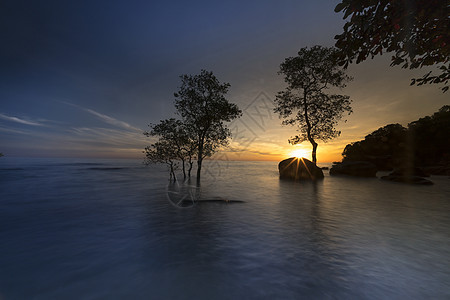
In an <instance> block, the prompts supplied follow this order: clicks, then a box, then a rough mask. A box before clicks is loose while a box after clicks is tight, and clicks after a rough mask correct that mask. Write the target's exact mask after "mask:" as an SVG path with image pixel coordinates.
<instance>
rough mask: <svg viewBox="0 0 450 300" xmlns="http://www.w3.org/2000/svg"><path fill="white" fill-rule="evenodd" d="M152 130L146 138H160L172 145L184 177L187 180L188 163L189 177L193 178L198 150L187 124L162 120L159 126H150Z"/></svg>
mask: <svg viewBox="0 0 450 300" xmlns="http://www.w3.org/2000/svg"><path fill="white" fill-rule="evenodd" d="M150 128H151V130H150V131H149V132H144V134H145V135H146V136H158V137H159V139H160V140H162V141H164V142H165V143H167V144H168V145H171V147H172V148H173V151H174V153H175V156H176V158H177V159H179V160H181V162H182V167H183V176H184V178H186V167H185V163H188V176H189V177H191V170H192V165H193V158H194V155H195V153H196V150H197V145H196V143H195V140H194V139H193V137H192V136H191V135H190V132H189V130H188V129H187V128H186V126H185V124H183V122H181V121H180V120H176V119H174V118H171V119H166V120H161V121H160V123H159V124H150Z"/></svg>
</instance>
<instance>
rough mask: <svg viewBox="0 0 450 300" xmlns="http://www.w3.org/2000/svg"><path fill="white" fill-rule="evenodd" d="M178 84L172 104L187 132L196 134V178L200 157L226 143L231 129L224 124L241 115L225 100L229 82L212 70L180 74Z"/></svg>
mask: <svg viewBox="0 0 450 300" xmlns="http://www.w3.org/2000/svg"><path fill="white" fill-rule="evenodd" d="M180 78H181V87H179V89H178V92H176V93H175V94H174V96H175V98H176V99H175V108H176V109H177V113H178V114H179V115H180V116H181V118H182V122H183V124H184V125H185V126H186V127H185V128H186V129H187V131H188V132H189V135H190V136H192V137H194V138H195V143H196V149H197V151H196V154H197V182H200V174H201V169H202V162H203V159H204V158H206V157H209V156H211V155H213V154H214V153H215V152H216V151H217V150H218V149H219V147H221V146H225V145H227V144H228V138H229V137H231V132H230V130H229V129H228V128H227V126H226V125H225V122H230V121H232V120H233V119H235V118H238V117H240V116H241V115H242V112H241V110H240V109H239V108H238V106H237V105H236V104H233V103H230V102H228V100H227V99H226V98H225V94H226V93H227V92H228V88H229V87H230V84H229V83H220V82H219V80H218V79H217V78H216V77H215V76H214V75H213V73H212V72H208V71H205V70H201V72H200V74H198V75H182V76H180Z"/></svg>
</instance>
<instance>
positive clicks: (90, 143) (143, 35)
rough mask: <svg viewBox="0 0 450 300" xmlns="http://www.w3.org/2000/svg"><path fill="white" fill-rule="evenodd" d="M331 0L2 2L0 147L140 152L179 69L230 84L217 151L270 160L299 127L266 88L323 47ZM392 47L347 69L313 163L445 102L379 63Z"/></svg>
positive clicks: (279, 84) (23, 152) (165, 112)
mask: <svg viewBox="0 0 450 300" xmlns="http://www.w3.org/2000/svg"><path fill="white" fill-rule="evenodd" d="M337 3H339V1H331V0H330V1H328V0H321V1H301V0H296V1H289V0H281V1H264V0H263V1H256V0H254V1H234V0H232V1H133V0H127V1H115V0H112V1H94V0H90V1H84V0H77V1H59V0H55V1H49V0H43V1H22V0H5V1H2V2H0V40H1V41H2V46H1V47H0V152H2V153H3V154H4V155H6V156H13V157H14V156H16V157H80V158H143V153H142V151H143V149H144V147H145V146H146V145H148V144H150V143H151V142H152V141H151V140H150V139H149V138H147V137H145V136H144V135H143V132H144V131H145V130H147V129H148V124H150V123H157V122H159V120H162V119H166V118H170V117H175V116H176V115H175V109H174V105H173V102H174V96H173V93H174V92H176V91H177V89H178V87H179V86H180V78H179V76H180V75H182V74H197V73H199V72H200V70H201V69H206V70H210V71H213V72H214V74H215V75H216V76H217V78H218V79H219V80H220V81H221V82H228V83H230V84H231V88H230V91H229V93H228V95H227V96H228V97H227V98H228V100H229V101H230V102H233V103H236V104H237V105H238V106H239V107H240V108H241V109H242V110H243V112H244V113H243V116H242V117H241V118H240V119H238V120H235V121H234V122H232V123H231V124H229V128H230V129H231V130H232V132H233V140H232V142H231V143H230V147H229V148H227V149H224V150H223V151H221V152H220V153H218V154H217V155H216V156H215V158H216V159H228V160H275V161H276V160H280V159H283V158H287V157H289V156H291V152H292V151H294V150H299V151H303V153H304V156H305V157H307V158H308V157H309V156H310V154H309V153H308V152H310V151H311V147H310V146H309V145H308V144H307V143H304V144H301V145H297V146H292V145H290V144H289V143H288V142H287V140H288V139H289V138H290V137H291V136H293V135H295V134H296V128H295V127H291V126H282V125H281V120H280V119H279V118H278V116H277V115H276V114H274V113H273V99H275V96H276V94H277V92H279V91H282V90H283V89H284V88H285V87H286V85H285V83H284V82H283V78H282V76H281V75H278V74H277V72H278V70H279V65H280V63H281V62H283V61H284V59H285V58H287V57H290V56H295V55H296V54H297V52H298V50H299V49H300V48H302V47H311V46H314V45H323V46H333V45H334V36H335V35H336V34H339V33H341V32H342V27H343V24H344V22H345V21H344V20H343V19H342V14H341V13H335V12H334V7H335V6H336V4H337ZM389 63H390V55H389V54H387V55H383V56H379V57H376V58H375V59H373V60H368V61H365V62H363V63H361V64H358V65H351V66H350V67H349V68H348V70H347V72H348V74H349V75H351V76H353V77H354V80H353V81H352V82H351V83H349V84H348V86H347V87H346V88H345V89H343V90H342V91H340V92H341V93H342V94H346V95H349V96H350V99H352V100H353V103H352V107H353V113H352V114H351V115H350V116H348V117H346V120H345V122H344V121H342V122H341V123H340V124H339V126H338V129H339V130H341V136H340V137H339V138H336V139H334V140H332V141H329V142H327V143H323V142H319V147H318V162H332V161H338V160H340V159H341V158H342V157H341V153H342V150H343V149H344V147H345V145H346V144H348V143H350V142H354V141H357V140H361V139H364V136H366V135H367V134H369V133H370V132H372V131H374V130H376V129H378V128H379V127H382V126H384V125H387V124H390V123H400V124H402V125H407V124H408V123H409V122H412V121H414V120H417V119H418V118H420V117H423V116H426V115H431V114H433V113H434V112H436V111H437V110H438V109H439V108H440V107H442V106H443V105H446V104H449V103H450V101H449V94H448V93H445V94H443V93H442V91H441V90H440V89H439V87H438V86H436V85H427V86H420V87H417V86H410V85H409V83H410V78H412V77H414V76H416V77H417V76H421V75H423V74H425V73H426V72H427V70H426V69H419V70H413V71H411V70H405V69H401V68H399V67H389Z"/></svg>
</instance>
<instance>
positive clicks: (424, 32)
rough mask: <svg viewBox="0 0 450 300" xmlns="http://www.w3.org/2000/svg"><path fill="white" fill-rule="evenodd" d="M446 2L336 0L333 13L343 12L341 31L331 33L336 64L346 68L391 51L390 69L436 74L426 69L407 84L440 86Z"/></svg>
mask: <svg viewBox="0 0 450 300" xmlns="http://www.w3.org/2000/svg"><path fill="white" fill-rule="evenodd" d="M448 6H449V3H448V1H442V0H428V1H423V0H409V1H403V0H391V1H385V0H375V1H359V0H342V2H341V3H339V4H338V5H337V6H336V8H335V11H336V12H340V11H343V13H344V19H347V18H349V20H348V21H347V23H345V25H344V32H343V33H342V34H339V35H336V37H335V39H336V40H337V41H336V47H338V48H339V49H340V50H341V52H340V59H341V65H343V66H345V67H347V65H348V64H349V63H352V61H353V60H354V59H356V63H359V62H361V61H364V60H365V59H367V58H368V57H371V58H373V57H374V56H375V55H378V54H380V55H381V54H382V53H383V51H385V52H394V55H393V56H392V62H391V66H394V65H401V66H402V68H410V69H415V68H421V67H423V66H430V65H438V68H439V70H440V74H439V75H431V71H430V72H429V73H427V74H425V75H424V76H423V77H422V78H416V79H412V81H411V85H413V84H417V85H422V84H425V83H444V84H445V86H444V87H443V88H442V90H443V91H444V92H445V91H447V90H448V88H449V87H448V85H447V84H448V81H449V79H450V65H449V56H450V37H449V30H448V28H449V27H450V18H449V16H448Z"/></svg>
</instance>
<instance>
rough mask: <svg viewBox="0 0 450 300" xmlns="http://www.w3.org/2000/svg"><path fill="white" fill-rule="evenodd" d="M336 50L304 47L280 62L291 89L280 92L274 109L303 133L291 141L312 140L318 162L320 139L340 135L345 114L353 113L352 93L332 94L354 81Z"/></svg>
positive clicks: (280, 72)
mask: <svg viewBox="0 0 450 300" xmlns="http://www.w3.org/2000/svg"><path fill="white" fill-rule="evenodd" d="M336 51H337V50H336V49H335V48H327V47H322V46H314V47H311V48H308V47H305V48H302V49H300V51H299V52H298V55H297V56H295V57H288V58H286V59H285V61H284V62H283V63H282V64H281V65H280V71H279V72H278V74H282V75H284V81H285V82H286V83H287V88H286V89H285V90H284V91H281V92H279V93H278V94H277V96H276V99H275V109H274V111H275V112H276V113H278V114H279V115H280V118H283V119H284V121H283V122H282V124H283V125H297V126H298V131H299V134H298V135H296V136H294V137H292V138H291V139H290V140H289V142H290V143H291V144H298V143H302V142H304V141H309V142H310V143H311V145H312V146H313V150H312V160H313V162H314V163H316V161H317V155H316V151H317V146H318V144H317V142H316V141H317V140H321V141H324V142H326V141H328V140H330V139H332V138H335V137H337V136H339V135H340V131H338V130H336V125H337V123H338V121H339V120H340V119H342V117H343V115H344V114H345V113H349V114H350V113H351V107H350V103H351V100H350V98H349V96H345V95H338V94H328V93H327V92H328V89H329V88H331V87H336V88H344V87H345V86H346V83H347V82H348V81H350V80H351V77H349V76H347V75H346V74H345V72H344V71H343V68H342V67H340V66H339V65H338V64H337V62H336V60H335V56H336Z"/></svg>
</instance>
